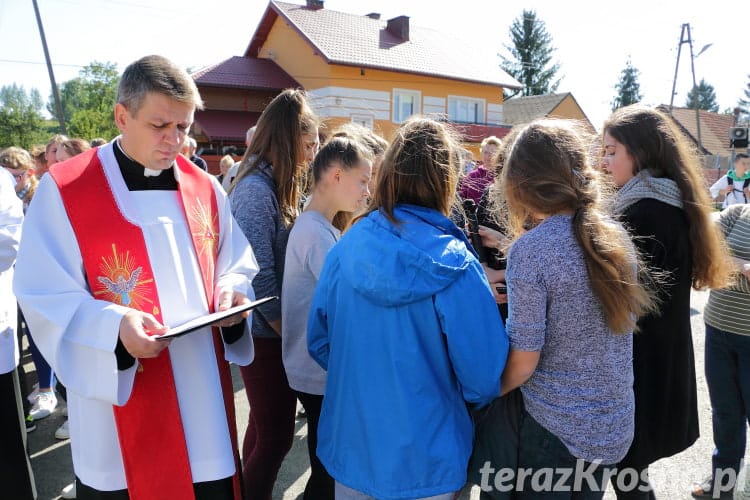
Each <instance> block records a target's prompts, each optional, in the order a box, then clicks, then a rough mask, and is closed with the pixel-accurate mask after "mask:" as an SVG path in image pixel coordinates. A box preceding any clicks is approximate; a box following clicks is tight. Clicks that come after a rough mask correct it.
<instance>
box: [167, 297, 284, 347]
mask: <svg viewBox="0 0 750 500" xmlns="http://www.w3.org/2000/svg"><path fill="white" fill-rule="evenodd" d="M277 299H278V297H276V296H274V297H265V298H262V299H258V300H255V301H252V302H248V303H247V304H242V305H239V306H234V307H230V308H229V309H227V310H226V311H219V312H215V313H211V314H206V315H205V316H200V317H198V318H195V319H191V320H190V321H186V322H185V323H183V324H181V325H178V326H175V327H173V328H170V329H169V330H167V331H166V332H165V333H163V334H161V335H155V336H154V338H155V339H156V340H169V339H174V338H177V337H181V336H183V335H185V334H186V333H190V332H194V331H196V330H199V329H201V328H203V327H204V326H208V325H212V324H214V323H216V322H217V321H221V320H223V319H225V318H228V317H229V316H234V315H235V314H239V313H241V312H245V311H250V310H252V309H255V308H256V307H258V306H259V305H261V304H265V303H266V302H270V301H272V300H277Z"/></svg>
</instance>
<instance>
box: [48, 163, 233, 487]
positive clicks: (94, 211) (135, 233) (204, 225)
mask: <svg viewBox="0 0 750 500" xmlns="http://www.w3.org/2000/svg"><path fill="white" fill-rule="evenodd" d="M175 165H176V166H175V169H176V170H177V171H178V172H179V174H178V175H179V177H178V178H179V194H180V200H181V201H182V206H183V210H184V213H185V219H186V220H187V222H188V227H189V228H190V233H191V236H192V240H193V246H194V251H195V255H196V256H197V258H198V264H199V267H200V270H201V274H202V276H203V284H204V288H205V292H206V299H207V303H208V306H209V312H213V308H214V304H213V302H214V297H213V295H214V271H215V264H216V256H217V252H218V242H219V221H218V210H217V203H216V196H215V193H214V189H213V186H212V184H211V181H210V179H209V177H208V176H207V175H206V174H205V172H203V171H202V170H201V169H199V168H198V167H196V166H195V165H193V164H192V163H190V162H189V161H188V160H186V159H185V158H183V157H181V156H179V155H178V157H177V161H176V163H175ZM50 174H51V176H52V178H53V179H54V181H55V183H56V184H57V186H58V188H59V190H60V195H61V197H62V201H63V205H64V206H65V211H66V212H67V214H68V218H69V220H70V223H71V226H72V228H73V232H74V233H75V236H76V240H77V242H78V248H79V249H80V251H81V256H82V258H83V266H84V269H85V272H86V278H87V281H88V285H89V288H90V290H91V293H92V295H93V296H94V297H95V298H97V299H100V300H106V301H109V302H113V303H116V304H120V305H124V306H127V307H131V308H133V309H137V310H139V311H143V312H147V313H150V314H152V315H153V316H154V317H155V318H156V319H157V320H158V321H159V322H160V323H163V320H162V316H161V307H160V305H159V297H158V293H157V289H156V283H155V282H154V274H153V272H152V270H151V263H150V260H149V257H148V249H147V248H146V242H145V240H144V237H143V232H142V230H141V228H140V227H138V226H136V225H134V224H133V223H132V222H130V221H128V220H127V219H125V217H124V216H123V215H122V213H121V212H120V209H119V207H118V206H117V203H116V202H115V199H114V195H113V194H112V188H111V186H110V185H109V182H108V181H107V178H106V176H105V174H104V169H103V167H102V165H101V162H100V160H99V158H98V155H97V152H96V149H92V150H90V151H87V152H85V153H83V154H81V155H79V156H76V157H75V158H73V159H71V160H68V161H66V162H65V164H64V165H63V166H62V168H56V165H55V166H53V167H52V168H51V169H50ZM213 338H214V351H215V352H216V357H217V363H218V366H219V373H220V378H221V383H222V392H223V397H224V405H225V409H226V414H227V418H228V422H227V425H228V427H229V432H230V436H231V439H232V446H233V448H234V455H235V474H234V478H233V483H234V493H235V499H236V500H239V498H240V489H239V475H238V472H239V470H240V469H239V455H238V453H237V449H236V446H237V436H236V434H237V432H236V426H235V418H234V395H233V392H232V385H231V375H230V372H229V365H228V363H227V362H226V361H224V345H223V343H222V341H221V339H220V335H219V334H218V332H217V331H216V330H214V332H213ZM138 361H139V363H140V366H139V367H138V370H137V373H136V377H135V382H134V385H133V391H132V393H131V396H130V399H129V400H128V401H127V403H126V404H125V405H124V406H121V407H118V406H113V410H114V415H115V423H116V426H117V434H118V437H119V440H120V450H121V452H122V458H123V463H124V466H125V477H126V480H127V484H128V492H129V495H130V498H131V499H132V500H145V499H164V498H175V499H178V498H179V499H193V498H195V495H194V492H193V480H192V476H191V472H190V462H189V459H188V453H187V445H186V443H185V434H184V430H183V427H182V419H181V417H180V408H179V402H178V401H177V392H176V389H175V384H174V375H173V372H172V363H171V360H170V357H169V349H164V350H163V351H162V352H161V354H160V355H159V356H158V357H156V358H152V359H139V360H138Z"/></svg>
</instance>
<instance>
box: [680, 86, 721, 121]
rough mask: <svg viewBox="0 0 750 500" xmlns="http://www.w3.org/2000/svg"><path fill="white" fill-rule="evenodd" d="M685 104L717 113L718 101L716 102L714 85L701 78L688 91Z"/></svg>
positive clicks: (692, 107) (691, 107)
mask: <svg viewBox="0 0 750 500" xmlns="http://www.w3.org/2000/svg"><path fill="white" fill-rule="evenodd" d="M685 106H686V107H688V108H690V109H703V110H705V111H711V112H712V113H718V112H719V103H718V102H716V91H715V90H714V86H713V85H711V84H710V83H706V80H704V79H703V78H701V81H700V83H699V84H698V85H696V86H695V88H693V89H691V90H690V92H688V95H687V100H686V101H685Z"/></svg>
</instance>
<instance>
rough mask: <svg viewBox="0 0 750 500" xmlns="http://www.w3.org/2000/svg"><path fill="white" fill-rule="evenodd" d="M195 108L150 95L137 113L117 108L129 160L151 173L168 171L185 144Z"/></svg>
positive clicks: (159, 95)
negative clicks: (152, 171) (148, 169)
mask: <svg viewBox="0 0 750 500" xmlns="http://www.w3.org/2000/svg"><path fill="white" fill-rule="evenodd" d="M194 113H195V106H194V105H193V104H192V103H186V102H180V101H177V100H175V99H172V98H171V97H168V96H166V95H164V94H159V93H157V92H149V93H147V94H146V96H145V97H144V99H143V102H142V104H141V107H140V109H138V110H137V111H135V112H132V113H131V111H130V110H128V109H127V108H126V107H125V106H123V105H122V104H119V103H118V104H117V105H116V106H115V122H116V123H117V128H119V129H120V132H121V133H122V137H121V138H120V145H121V146H122V149H123V151H124V152H125V154H127V155H128V156H129V157H131V158H132V159H134V160H135V161H137V162H138V163H140V164H141V165H143V166H144V167H146V168H150V169H152V170H164V169H167V168H169V167H170V166H171V165H172V162H174V159H175V157H176V156H177V154H178V153H179V152H180V149H181V148H182V145H183V144H184V143H185V137H186V136H187V133H188V132H189V130H190V125H192V123H193V114H194Z"/></svg>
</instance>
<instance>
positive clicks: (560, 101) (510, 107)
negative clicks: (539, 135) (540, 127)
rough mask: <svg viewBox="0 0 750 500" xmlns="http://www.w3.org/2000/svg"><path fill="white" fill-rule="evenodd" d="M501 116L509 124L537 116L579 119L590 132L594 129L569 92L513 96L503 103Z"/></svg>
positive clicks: (520, 122)
mask: <svg viewBox="0 0 750 500" xmlns="http://www.w3.org/2000/svg"><path fill="white" fill-rule="evenodd" d="M503 117H504V118H505V123H507V124H508V125H511V126H513V125H522V124H525V123H529V122H531V121H533V120H536V119H538V118H568V119H571V120H579V121H581V122H582V123H583V124H584V126H585V127H586V128H587V129H588V130H589V131H590V132H594V131H595V130H596V128H595V127H594V125H593V124H592V123H591V121H590V120H589V119H588V117H587V116H586V113H584V112H583V109H581V106H580V105H579V104H578V101H576V98H575V97H573V94H571V93H570V92H566V93H563V94H546V95H534V96H524V97H513V98H511V99H508V100H506V101H505V102H504V103H503Z"/></svg>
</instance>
